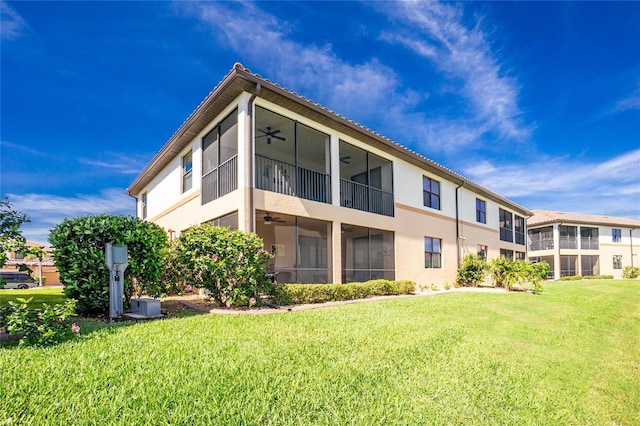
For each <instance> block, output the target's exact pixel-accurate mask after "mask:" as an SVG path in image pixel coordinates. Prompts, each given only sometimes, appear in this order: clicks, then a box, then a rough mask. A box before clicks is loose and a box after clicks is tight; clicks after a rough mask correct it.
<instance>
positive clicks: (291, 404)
mask: <svg viewBox="0 0 640 426" xmlns="http://www.w3.org/2000/svg"><path fill="white" fill-rule="evenodd" d="M546 290H547V291H546V293H545V294H544V295H542V296H536V295H531V294H519V293H508V294H507V293H505V294H498V293H491V294H490V293H458V294H450V295H441V296H434V297H416V298H411V299H398V300H391V301H380V302H369V303H360V304H353V305H343V306H340V307H333V308H327V309H318V310H312V311H304V312H294V313H292V312H289V313H287V312H284V313H282V314H273V315H261V316H249V315H246V316H216V315H197V316H190V317H185V318H178V319H169V320H161V321H154V322H148V323H136V324H133V323H120V324H116V325H111V326H102V325H96V324H95V323H87V324H84V323H83V332H82V335H81V336H80V338H79V339H77V340H74V341H69V342H66V343H63V344H60V345H58V346H54V347H50V348H43V349H39V348H19V347H16V346H10V347H5V348H2V349H0V395H1V398H2V401H1V403H0V424H21V425H30V424H32V425H44V424H47V425H94V424H95V425H111V424H118V425H120V424H122V425H124V424H126V425H169V424H171V425H195V424H207V425H208V424H212V425H344V424H347V425H374V424H376V425H419V424H464V425H476V424H477V425H507V424H512V425H537V424H540V425H571V424H575V425H585V424H589V425H605V424H606V425H612V424H616V425H637V424H640V282H639V281H612V280H608V281H581V282H556V283H549V284H546ZM85 325H86V326H85ZM9 419H10V420H9ZM3 421H4V422H5V423H3Z"/></svg>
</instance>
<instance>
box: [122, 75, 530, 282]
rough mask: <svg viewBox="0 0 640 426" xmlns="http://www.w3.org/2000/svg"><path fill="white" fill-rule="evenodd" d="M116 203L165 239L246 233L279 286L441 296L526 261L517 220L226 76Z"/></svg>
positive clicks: (399, 156)
mask: <svg viewBox="0 0 640 426" xmlns="http://www.w3.org/2000/svg"><path fill="white" fill-rule="evenodd" d="M127 192H128V193H129V194H130V195H132V196H134V197H136V199H137V215H138V217H141V218H143V219H146V220H149V221H152V222H155V223H157V224H159V225H161V226H163V227H164V228H165V229H167V232H168V233H169V235H170V236H171V237H176V236H178V235H179V234H180V232H182V231H184V230H186V229H187V228H189V227H190V226H192V225H197V224H201V223H205V222H211V223H214V224H216V225H220V226H228V227H231V228H237V229H241V230H243V231H247V232H255V233H257V234H258V235H259V236H260V237H262V239H263V240H264V243H265V248H266V249H267V250H269V251H271V252H272V253H273V254H274V255H275V257H274V259H273V261H272V262H271V263H270V264H269V265H268V269H269V270H270V271H272V272H275V273H277V279H278V282H281V283H282V282H297V283H331V282H334V283H335V282H354V281H366V280H369V279H375V278H387V279H410V280H414V281H416V282H418V283H425V284H431V283H435V284H440V285H442V284H444V283H452V282H453V281H454V280H455V277H456V272H457V268H458V265H459V262H460V260H461V259H462V257H463V256H464V255H466V254H469V253H471V254H479V255H481V256H484V257H486V258H494V257H498V256H501V255H502V256H505V257H509V258H521V259H526V257H527V255H526V235H527V233H526V218H527V217H528V216H529V215H530V214H531V212H529V211H528V210H526V209H525V208H523V207H521V206H519V205H517V204H515V203H513V202H511V201H509V200H507V199H506V198H504V197H501V196H500V195H498V194H495V193H493V192H491V191H489V190H487V189H485V188H483V187H481V186H480V185H478V184H476V183H474V182H472V181H470V180H468V179H466V178H464V177H463V176H461V175H459V174H457V173H455V172H453V171H451V170H449V169H447V168H445V167H443V166H441V165H439V164H437V163H435V162H433V161H431V160H429V159H427V158H425V157H423V156H421V155H419V154H417V153H415V152H413V151H410V150H408V149H407V148H405V147H403V146H401V145H399V144H397V143H395V142H392V141H390V140H389V139H387V138H385V137H383V136H381V135H379V134H377V133H375V132H373V131H371V130H369V129H366V128H364V127H362V126H359V125H358V124H356V123H354V122H352V121H350V120H348V119H347V118H344V117H342V116H340V115H338V114H336V113H334V112H332V111H329V110H327V109H325V108H323V107H321V106H319V105H317V104H314V103H312V102H310V101H308V100H306V99H304V98H302V97H300V96H298V95H296V94H294V93H291V92H289V91H287V90H286V89H283V88H281V87H280V86H277V85H275V84H273V83H271V82H269V81H268V80H265V79H262V78H261V77H259V76H257V75H255V74H252V73H251V72H249V71H248V70H246V69H244V68H243V67H242V66H241V65H240V64H236V65H235V66H234V68H233V69H232V70H231V72H230V73H229V74H228V75H227V76H226V77H225V78H224V79H223V81H222V82H221V83H220V84H219V85H218V86H217V87H216V88H215V89H214V90H213V91H212V92H211V93H210V94H209V96H207V98H206V99H205V100H204V101H203V102H202V103H201V104H200V106H199V107H198V108H197V109H196V110H195V111H194V112H193V113H192V114H191V116H190V117H189V118H188V119H187V120H186V121H185V122H184V124H183V125H182V126H181V127H180V129H178V131H177V132H176V133H175V134H174V135H173V136H172V137H171V139H170V140H169V141H168V142H167V143H166V144H165V146H164V147H163V148H162V149H161V150H160V152H159V153H158V154H157V155H156V156H155V157H154V158H153V160H152V161H151V162H150V163H149V165H147V167H146V168H145V169H144V170H143V171H142V173H141V174H140V175H139V176H138V177H137V179H136V180H135V181H134V182H133V183H132V185H131V186H130V187H129V188H128V189H127Z"/></svg>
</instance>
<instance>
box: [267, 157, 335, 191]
mask: <svg viewBox="0 0 640 426" xmlns="http://www.w3.org/2000/svg"><path fill="white" fill-rule="evenodd" d="M256 188H257V189H263V190H265V191H271V192H277V193H279V194H286V195H292V196H294V197H300V198H305V199H307V200H313V201H319V202H321V203H330V202H331V178H330V176H329V175H328V174H326V173H322V172H318V171H316V170H310V169H305V168H303V167H298V166H296V165H294V164H290V163H286V162H284V161H280V160H276V159H274V158H269V157H264V156H262V155H256Z"/></svg>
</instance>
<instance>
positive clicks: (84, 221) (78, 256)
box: [49, 214, 167, 314]
mask: <svg viewBox="0 0 640 426" xmlns="http://www.w3.org/2000/svg"><path fill="white" fill-rule="evenodd" d="M49 241H51V244H52V246H53V247H54V248H55V251H54V252H53V256H54V260H55V262H56V266H57V267H58V271H59V272H60V281H61V282H62V284H63V285H64V293H65V295H66V296H67V297H68V298H70V299H76V300H77V301H78V304H77V310H78V313H79V314H106V313H108V312H109V269H108V268H107V265H106V264H105V255H104V248H105V245H106V244H107V243H111V244H117V245H126V246H127V250H128V256H129V265H128V267H127V270H126V272H125V274H124V296H125V299H126V303H127V304H128V303H129V301H130V300H131V297H132V296H133V295H134V294H135V295H141V294H147V295H149V296H152V297H157V296H160V295H162V294H163V293H164V288H163V283H162V280H161V274H162V270H163V256H164V254H165V247H166V245H167V234H166V232H165V231H164V229H162V228H161V227H160V226H158V225H156V224H153V223H150V222H145V221H143V220H140V219H138V218H135V217H132V216H124V215H120V216H115V215H106V214H102V215H97V216H84V217H78V218H75V219H65V220H64V221H63V222H62V223H60V224H58V225H57V226H56V227H55V228H53V229H52V230H51V233H50V235H49Z"/></svg>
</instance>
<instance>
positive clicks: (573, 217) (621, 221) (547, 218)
mask: <svg viewBox="0 0 640 426" xmlns="http://www.w3.org/2000/svg"><path fill="white" fill-rule="evenodd" d="M560 222H563V223H577V224H585V225H586V224H592V225H613V226H621V227H627V228H640V220H633V219H626V218H622V217H611V216H600V215H594V214H585V213H569V212H555V211H549V210H534V211H533V216H531V217H530V218H528V219H527V226H528V227H529V228H531V227H533V226H538V225H547V224H551V223H560Z"/></svg>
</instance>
